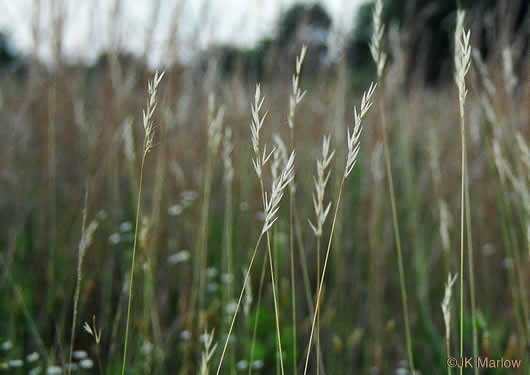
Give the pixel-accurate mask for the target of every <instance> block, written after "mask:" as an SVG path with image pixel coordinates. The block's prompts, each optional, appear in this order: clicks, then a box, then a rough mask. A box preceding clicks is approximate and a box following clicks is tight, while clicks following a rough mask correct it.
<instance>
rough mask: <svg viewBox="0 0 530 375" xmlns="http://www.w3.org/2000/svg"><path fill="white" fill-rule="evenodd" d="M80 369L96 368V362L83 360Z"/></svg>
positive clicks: (88, 359)
mask: <svg viewBox="0 0 530 375" xmlns="http://www.w3.org/2000/svg"><path fill="white" fill-rule="evenodd" d="M79 367H81V368H85V369H88V368H92V367H94V361H93V360H91V359H90V358H87V359H83V360H82V361H81V362H79Z"/></svg>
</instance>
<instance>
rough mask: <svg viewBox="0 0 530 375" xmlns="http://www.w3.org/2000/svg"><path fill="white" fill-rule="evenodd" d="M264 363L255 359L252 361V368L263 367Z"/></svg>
mask: <svg viewBox="0 0 530 375" xmlns="http://www.w3.org/2000/svg"><path fill="white" fill-rule="evenodd" d="M264 365H265V363H264V362H263V361H261V360H257V361H254V362H252V368H255V369H260V368H263V366H264Z"/></svg>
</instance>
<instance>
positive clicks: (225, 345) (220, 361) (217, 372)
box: [216, 231, 265, 375]
mask: <svg viewBox="0 0 530 375" xmlns="http://www.w3.org/2000/svg"><path fill="white" fill-rule="evenodd" d="M264 234H265V233H264V232H263V231H262V232H261V234H260V235H259V237H258V240H257V242H256V246H255V247H254V251H253V252H252V257H251V258H250V264H249V265H248V268H247V273H246V274H245V280H244V281H243V286H242V287H241V292H240V293H239V298H238V300H237V306H236V310H235V311H234V316H233V317H232V321H231V323H230V328H229V329H228V335H227V336H226V340H225V343H224V346H223V351H222V353H221V358H220V359H219V365H218V366H217V371H216V375H219V374H220V372H221V367H222V365H223V359H224V356H225V353H226V348H227V347H228V341H229V340H230V336H231V335H232V330H233V329H234V323H235V322H236V318H237V314H238V312H239V308H240V306H241V301H242V299H243V295H244V294H245V289H246V287H247V283H248V279H249V275H250V271H252V266H253V265H254V259H255V258H256V254H257V252H258V248H259V244H260V243H261V240H262V239H263V235H264Z"/></svg>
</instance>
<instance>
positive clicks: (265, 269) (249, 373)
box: [248, 254, 268, 375]
mask: <svg viewBox="0 0 530 375" xmlns="http://www.w3.org/2000/svg"><path fill="white" fill-rule="evenodd" d="M267 262H268V258H267V254H264V257H263V266H262V267H261V276H260V279H259V288H258V303H257V306H256V311H258V314H256V318H255V319H254V327H253V328H252V342H251V344H250V360H249V362H248V363H249V366H248V375H252V363H253V362H254V350H255V348H256V335H257V332H258V322H259V310H260V307H261V296H262V294H263V283H264V282H265V272H266V271H267Z"/></svg>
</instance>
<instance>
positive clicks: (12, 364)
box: [7, 359, 24, 367]
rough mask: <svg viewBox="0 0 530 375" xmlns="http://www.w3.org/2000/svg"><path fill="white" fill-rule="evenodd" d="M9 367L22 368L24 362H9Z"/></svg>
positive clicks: (14, 360) (15, 360)
mask: <svg viewBox="0 0 530 375" xmlns="http://www.w3.org/2000/svg"><path fill="white" fill-rule="evenodd" d="M7 364H8V366H9V367H22V366H23V365H24V361H23V360H21V359H12V360H10V361H8V362H7Z"/></svg>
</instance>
